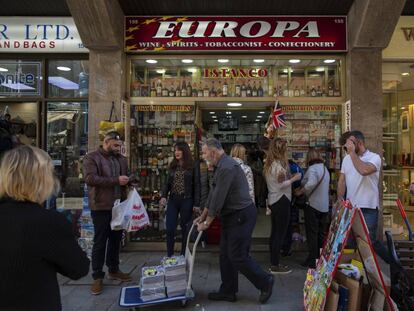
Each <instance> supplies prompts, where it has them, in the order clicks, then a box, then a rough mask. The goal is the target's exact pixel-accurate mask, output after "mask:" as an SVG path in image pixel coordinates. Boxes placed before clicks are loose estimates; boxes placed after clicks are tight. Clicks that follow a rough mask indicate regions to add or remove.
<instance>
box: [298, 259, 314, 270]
mask: <svg viewBox="0 0 414 311" xmlns="http://www.w3.org/2000/svg"><path fill="white" fill-rule="evenodd" d="M300 265H301V266H302V267H304V268H311V269H315V268H316V264H315V261H308V260H305V261H304V262H302V263H301V264H300Z"/></svg>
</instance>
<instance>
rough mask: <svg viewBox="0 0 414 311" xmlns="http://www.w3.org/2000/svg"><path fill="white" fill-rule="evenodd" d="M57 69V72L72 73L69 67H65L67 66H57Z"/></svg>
mask: <svg viewBox="0 0 414 311" xmlns="http://www.w3.org/2000/svg"><path fill="white" fill-rule="evenodd" d="M56 68H57V70H60V71H71V70H72V69H70V68H69V67H65V66H57V67H56Z"/></svg>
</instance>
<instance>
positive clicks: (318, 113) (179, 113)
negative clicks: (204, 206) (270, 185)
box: [125, 16, 347, 241]
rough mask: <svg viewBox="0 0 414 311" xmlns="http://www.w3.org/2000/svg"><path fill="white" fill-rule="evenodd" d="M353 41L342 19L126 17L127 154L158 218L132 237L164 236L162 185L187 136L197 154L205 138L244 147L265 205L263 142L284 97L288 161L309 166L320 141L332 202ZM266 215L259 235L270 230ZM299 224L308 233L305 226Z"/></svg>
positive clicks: (152, 213) (282, 131)
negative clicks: (259, 141) (177, 147)
mask: <svg viewBox="0 0 414 311" xmlns="http://www.w3.org/2000/svg"><path fill="white" fill-rule="evenodd" d="M346 42H347V39H346V17H343V16H332V17H306V16H301V17H292V16H286V17H281V16H265V17H264V16H259V17H258V16H250V17H247V16H246V17H232V16H220V17H214V16H203V17H188V16H182V17H171V16H166V17H162V16H159V17H155V16H151V17H132V16H130V17H126V21H125V51H126V52H127V53H128V54H129V55H128V72H129V73H130V75H129V77H128V85H129V90H128V91H129V99H128V101H127V107H128V108H127V114H129V115H128V117H127V119H130V120H131V122H130V123H128V124H127V127H126V141H127V155H128V157H129V160H130V167H131V170H132V172H133V173H135V174H136V175H138V176H139V177H140V186H139V192H140V194H141V195H142V197H143V201H144V203H145V204H146V206H147V210H148V211H149V215H150V218H151V222H152V228H151V229H149V230H143V231H142V232H138V233H136V234H133V235H131V237H130V238H131V241H161V240H164V237H165V230H164V229H165V225H164V221H165V220H164V213H163V209H160V208H159V206H158V200H159V192H160V189H161V187H162V185H163V184H164V183H165V181H166V177H167V172H168V165H169V163H170V162H171V160H172V159H173V151H174V147H173V146H174V143H176V142H178V141H185V142H187V143H188V144H189V145H190V148H191V150H192V151H193V153H194V156H195V158H199V142H200V141H201V139H204V138H205V137H216V138H218V139H219V140H220V142H221V143H222V144H223V146H224V148H225V150H226V152H227V153H229V151H230V149H231V147H232V145H233V144H235V143H240V144H243V145H244V146H245V147H246V149H247V152H248V162H249V164H251V165H252V166H254V165H258V169H257V170H256V172H255V183H256V186H255V191H256V197H257V202H256V204H257V205H258V207H259V208H264V207H265V194H264V189H263V187H265V184H264V180H263V178H262V177H261V174H260V171H261V169H260V166H261V165H262V159H263V153H261V152H260V151H259V148H258V146H257V143H256V142H257V139H258V137H260V136H262V135H263V134H264V132H265V124H266V122H267V121H268V119H269V116H270V114H271V111H272V109H273V107H274V105H275V101H276V100H278V101H279V103H280V105H281V107H282V110H283V113H284V115H285V119H286V127H283V128H281V129H279V130H278V134H277V135H278V136H280V137H284V138H286V139H287V141H288V145H289V158H291V159H293V160H295V161H296V162H298V163H299V164H300V165H301V166H302V167H304V168H305V167H306V163H305V162H306V155H307V151H308V150H309V148H311V147H315V148H318V149H319V151H320V152H321V153H322V155H323V156H324V158H325V159H326V163H327V165H328V166H329V168H330V172H331V180H332V184H331V189H332V191H331V201H332V202H333V201H334V200H335V192H336V180H337V173H338V169H339V166H340V160H341V149H340V146H339V145H338V140H339V137H340V134H341V132H342V117H341V116H342V109H343V103H344V101H345V100H344V94H345V85H344V81H345V79H344V70H343V68H344V53H345V52H346V50H347V45H346ZM204 173H205V172H204ZM202 174H203V171H202ZM264 214H265V213H264V212H259V218H258V222H257V225H256V229H255V231H254V238H259V239H260V238H268V237H269V230H270V223H269V222H268V219H266V218H265V216H264ZM300 223H303V221H300ZM298 231H299V232H298V233H300V234H302V233H304V228H303V226H302V225H299V227H298ZM212 240H213V239H211V240H210V241H212Z"/></svg>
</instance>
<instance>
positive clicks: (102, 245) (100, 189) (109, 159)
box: [83, 132, 131, 295]
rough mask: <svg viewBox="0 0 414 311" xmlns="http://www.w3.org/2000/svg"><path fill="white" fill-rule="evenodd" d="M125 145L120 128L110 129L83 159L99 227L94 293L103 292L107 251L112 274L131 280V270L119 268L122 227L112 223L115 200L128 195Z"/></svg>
mask: <svg viewBox="0 0 414 311" xmlns="http://www.w3.org/2000/svg"><path fill="white" fill-rule="evenodd" d="M121 145H122V141H121V136H120V135H119V134H118V133H117V132H109V133H108V134H106V135H105V138H104V140H103V145H102V146H101V147H99V149H98V150H96V151H94V152H91V153H89V154H87V155H86V156H85V159H84V161H83V172H84V176H85V182H86V184H87V185H88V190H89V206H90V208H91V216H92V220H93V225H94V229H95V235H94V238H93V248H92V270H93V273H92V277H93V279H94V283H93V285H92V289H91V290H92V294H93V295H99V294H100V293H101V292H102V289H103V278H104V276H105V273H104V272H103V271H102V268H103V265H104V261H105V254H106V265H107V266H108V278H109V279H116V280H120V281H124V282H127V281H130V280H131V277H130V276H129V275H128V274H126V273H122V272H121V271H120V270H119V249H120V242H121V239H122V231H113V230H111V226H110V223H111V219H112V207H113V205H114V202H115V200H117V199H121V200H125V199H126V195H127V193H126V192H127V187H126V186H127V184H128V181H129V178H128V176H127V174H128V164H127V160H126V158H125V157H124V156H122V155H121V154H120V150H121ZM107 244H108V245H107Z"/></svg>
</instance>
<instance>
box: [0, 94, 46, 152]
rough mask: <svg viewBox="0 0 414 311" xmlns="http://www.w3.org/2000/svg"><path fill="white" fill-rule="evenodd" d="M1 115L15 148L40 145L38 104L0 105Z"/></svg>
mask: <svg viewBox="0 0 414 311" xmlns="http://www.w3.org/2000/svg"><path fill="white" fill-rule="evenodd" d="M0 113H1V115H2V117H3V118H4V119H5V120H6V123H5V124H6V127H7V129H8V131H9V132H10V134H11V135H12V137H13V144H14V145H15V146H17V145H20V144H23V145H31V146H37V144H38V121H37V120H38V103H37V102H34V103H33V102H22V103H0Z"/></svg>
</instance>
